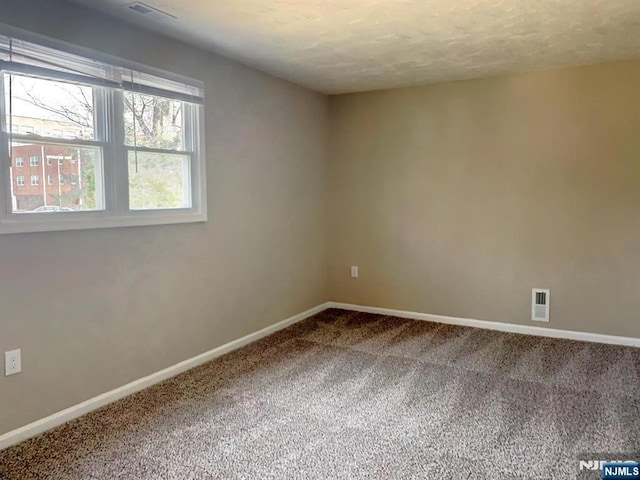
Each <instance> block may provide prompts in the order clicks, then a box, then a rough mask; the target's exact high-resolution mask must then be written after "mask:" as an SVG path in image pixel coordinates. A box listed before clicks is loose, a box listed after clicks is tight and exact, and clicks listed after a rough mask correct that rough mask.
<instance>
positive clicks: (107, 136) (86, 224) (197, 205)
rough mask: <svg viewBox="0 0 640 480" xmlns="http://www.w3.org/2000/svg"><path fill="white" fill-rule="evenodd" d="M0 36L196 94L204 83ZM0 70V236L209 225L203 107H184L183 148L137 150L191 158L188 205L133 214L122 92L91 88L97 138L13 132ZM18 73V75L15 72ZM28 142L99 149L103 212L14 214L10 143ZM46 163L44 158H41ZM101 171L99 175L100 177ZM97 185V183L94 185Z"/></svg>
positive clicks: (58, 45)
mask: <svg viewBox="0 0 640 480" xmlns="http://www.w3.org/2000/svg"><path fill="white" fill-rule="evenodd" d="M0 35H6V36H8V37H13V38H20V39H21V40H25V41H27V42H31V43H35V44H39V45H44V46H46V47H48V48H54V49H57V50H59V51H61V52H67V53H70V54H73V55H80V56H82V57H85V58H88V59H91V60H96V61H100V62H104V63H108V64H110V65H114V66H117V67H122V68H127V69H131V70H134V71H137V72H143V73H144V74H148V75H153V76H154V77H156V78H160V79H162V78H166V79H167V80H169V81H174V82H182V83H184V84H188V85H196V86H197V87H198V88H199V89H200V91H203V90H204V84H203V83H202V82H200V81H197V80H193V79H190V78H187V77H184V76H182V75H178V74H175V73H170V72H166V71H162V70H158V69H155V68H153V67H148V66H145V65H140V64H138V63H135V62H130V61H127V60H123V59H120V58H116V57H113V56H110V55H106V54H103V53H99V52H95V51H93V50H88V49H86V48H84V47H79V46H75V45H72V44H69V43H66V42H62V41H59V40H54V39H51V38H48V37H44V36H41V35H37V34H34V33H30V32H25V31H24V30H21V29H18V28H15V27H11V26H7V25H2V24H0ZM2 73H6V72H2V71H0V234H2V233H21V232H46V231H57V230H79V229H94V228H109V227H126V226H142V225H165V224H176V223H193V222H205V221H207V196H206V154H205V145H204V137H205V135H204V105H203V104H200V105H198V104H190V103H184V105H185V107H188V108H185V112H184V122H185V127H186V128H185V134H184V138H185V150H187V151H177V150H163V149H155V148H142V147H137V148H138V151H139V152H151V153H169V154H185V155H188V156H189V159H190V160H189V162H190V164H189V167H190V169H189V170H190V171H189V181H190V187H191V207H190V208H171V209H149V210H131V209H130V208H129V192H128V188H129V179H128V160H127V152H128V151H129V150H130V149H131V147H130V146H129V147H128V146H126V145H125V139H124V100H123V91H122V90H118V89H110V88H101V87H94V92H96V94H94V97H95V100H94V103H95V113H94V115H95V127H96V132H95V133H96V138H95V139H94V140H84V139H79V138H74V139H66V138H53V137H46V136H40V135H37V134H32V133H29V134H15V133H11V134H10V131H9V130H8V125H7V122H6V117H7V116H6V108H5V107H6V106H5V105H4V103H5V102H4V98H5V96H4V81H3V75H2ZM17 74H18V75H20V74H21V73H17ZM10 139H13V141H14V142H20V141H23V142H29V143H35V144H43V145H63V146H64V145H73V146H76V147H77V146H79V145H84V146H87V147H99V148H101V150H102V155H101V160H102V169H100V168H96V192H97V195H99V192H100V189H101V185H103V186H104V188H103V189H102V192H101V194H102V196H103V198H104V203H103V206H104V209H103V210H95V211H72V212H67V211H64V212H56V213H46V212H43V213H40V212H31V213H29V214H24V213H13V209H12V206H13V203H14V202H13V197H12V194H13V189H12V187H11V174H10V172H11V170H10V164H11V159H10V155H9V141H10ZM43 161H44V159H43ZM99 170H101V172H100V173H101V174H99V172H98V171H99ZM99 183H100V184H101V185H98V184H99Z"/></svg>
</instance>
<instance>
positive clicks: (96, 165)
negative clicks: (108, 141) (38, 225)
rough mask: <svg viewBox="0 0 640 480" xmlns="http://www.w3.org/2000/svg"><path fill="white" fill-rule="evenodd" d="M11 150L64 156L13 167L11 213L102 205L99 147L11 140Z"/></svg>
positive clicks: (52, 156)
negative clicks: (21, 166)
mask: <svg viewBox="0 0 640 480" xmlns="http://www.w3.org/2000/svg"><path fill="white" fill-rule="evenodd" d="M11 150H12V155H13V156H18V155H19V156H21V157H23V158H29V157H32V156H38V157H39V158H47V159H56V160H59V159H62V160H63V161H62V163H59V161H54V162H51V163H49V162H39V164H38V166H35V167H32V166H29V167H27V166H24V167H23V168H20V169H19V170H14V169H12V172H11V184H12V199H13V202H12V203H13V209H12V210H13V212H14V213H27V212H34V211H35V212H68V211H79V210H103V209H104V201H103V195H102V159H101V151H100V148H98V147H70V146H66V145H40V144H35V143H34V144H29V143H14V144H13V145H12V149H11ZM17 173H19V175H17ZM25 176H26V178H27V181H26V182H25ZM43 178H46V179H47V181H46V182H44V181H42V179H43ZM72 181H73V182H75V183H72Z"/></svg>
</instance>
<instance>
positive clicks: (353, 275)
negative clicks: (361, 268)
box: [351, 266, 358, 278]
mask: <svg viewBox="0 0 640 480" xmlns="http://www.w3.org/2000/svg"><path fill="white" fill-rule="evenodd" d="M351 278H358V267H356V266H353V267H351Z"/></svg>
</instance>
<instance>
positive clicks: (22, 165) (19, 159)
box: [16, 157, 24, 168]
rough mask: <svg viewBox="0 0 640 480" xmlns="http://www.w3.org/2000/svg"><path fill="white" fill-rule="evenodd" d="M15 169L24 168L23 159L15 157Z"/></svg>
mask: <svg viewBox="0 0 640 480" xmlns="http://www.w3.org/2000/svg"><path fill="white" fill-rule="evenodd" d="M16 167H18V168H22V167H24V157H16Z"/></svg>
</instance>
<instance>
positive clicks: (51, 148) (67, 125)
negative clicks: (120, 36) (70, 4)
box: [0, 35, 206, 233]
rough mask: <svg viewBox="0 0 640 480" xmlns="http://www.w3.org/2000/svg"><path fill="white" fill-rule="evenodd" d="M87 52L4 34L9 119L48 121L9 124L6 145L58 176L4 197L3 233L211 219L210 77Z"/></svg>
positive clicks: (0, 53)
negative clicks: (206, 128) (206, 122)
mask: <svg viewBox="0 0 640 480" xmlns="http://www.w3.org/2000/svg"><path fill="white" fill-rule="evenodd" d="M10 44H11V45H10ZM51 47H57V48H59V50H56V49H54V48H51ZM80 50H81V48H80V47H70V46H69V45H67V44H62V43H61V42H57V41H55V40H51V41H48V42H47V46H46V47H45V46H42V45H38V44H35V43H30V42H29V41H28V39H26V38H25V39H15V38H14V39H9V38H8V37H3V36H2V35H0V93H1V95H0V115H2V116H4V117H5V121H4V122H2V125H7V126H8V125H12V124H13V123H14V122H13V120H14V119H18V117H19V118H20V120H21V121H22V122H23V123H27V124H32V125H40V126H41V127H38V128H39V129H41V130H39V132H36V131H35V130H34V129H33V128H32V127H28V128H29V131H27V130H26V128H27V127H22V128H21V129H19V130H18V133H16V132H7V131H4V132H3V134H4V136H3V138H6V139H8V141H7V143H6V145H3V146H1V147H2V148H1V149H0V153H1V154H2V155H11V156H13V157H14V158H16V166H17V165H18V163H17V159H18V158H21V157H20V156H21V155H22V157H24V156H28V157H29V159H30V165H31V166H33V167H36V166H38V164H39V160H40V158H43V159H45V158H46V160H47V161H46V163H47V167H46V168H45V167H42V170H43V172H42V173H43V174H45V173H46V174H47V176H46V180H47V181H46V185H49V186H51V185H53V184H54V182H53V179H54V178H55V176H57V178H58V182H57V185H56V186H55V187H54V188H47V186H46V185H44V186H41V185H40V176H39V175H32V176H31V184H32V186H34V187H39V188H31V189H29V195H26V193H21V192H12V191H11V190H10V189H9V191H10V194H9V195H4V196H1V197H0V207H1V208H0V233H11V232H26V231H43V230H64V229H77V228H100V227H109V226H127V225H151V224H164V223H185V222H200V221H206V183H205V160H204V148H203V147H204V145H203V135H202V132H201V129H202V125H203V121H202V118H203V107H202V104H203V85H202V83H201V82H198V81H195V80H191V79H187V78H184V77H180V76H178V75H176V74H173V73H167V72H160V71H158V70H157V69H152V68H149V67H144V66H141V65H137V64H133V63H131V62H126V61H123V60H120V59H114V58H112V57H107V56H106V55H103V54H98V53H95V52H90V53H88V52H87V51H86V50H82V56H79V55H78V54H77V53H78V52H79V51H80ZM105 60H106V61H105ZM40 132H42V133H40ZM36 152H37V153H36ZM56 160H57V165H56V164H55V162H56ZM45 170H46V172H45ZM12 175H13V172H12V171H11V170H10V169H6V170H3V169H0V181H1V182H2V183H3V184H4V185H8V184H9V183H10V182H11V181H12V178H11V177H12ZM15 178H16V185H19V183H18V179H19V177H15ZM23 184H24V177H23ZM2 190H3V189H2V188H0V191H2ZM36 196H39V197H40V198H42V199H43V200H44V204H45V205H47V206H55V207H56V208H51V209H42V208H40V209H39V210H36V209H35V208H34V206H36V205H37V204H38V203H37V202H34V201H33V197H36ZM40 205H42V203H40ZM34 211H35V212H36V213H37V215H24V214H25V213H29V212H34ZM57 212H66V213H65V214H64V215H58V214H56V213H57Z"/></svg>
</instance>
